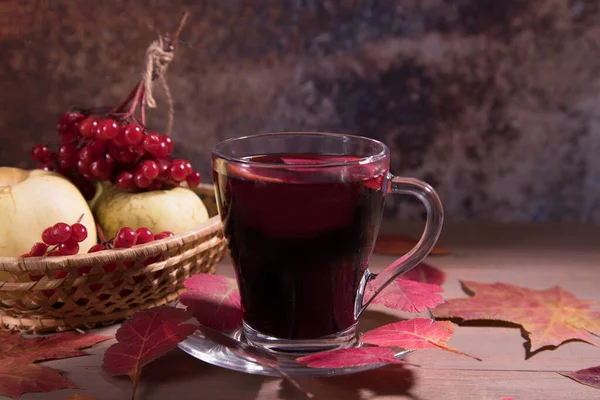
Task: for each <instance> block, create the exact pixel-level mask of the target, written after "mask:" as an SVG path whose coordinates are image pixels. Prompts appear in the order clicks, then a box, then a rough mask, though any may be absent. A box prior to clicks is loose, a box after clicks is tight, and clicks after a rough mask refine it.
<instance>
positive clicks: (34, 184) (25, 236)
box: [0, 167, 97, 257]
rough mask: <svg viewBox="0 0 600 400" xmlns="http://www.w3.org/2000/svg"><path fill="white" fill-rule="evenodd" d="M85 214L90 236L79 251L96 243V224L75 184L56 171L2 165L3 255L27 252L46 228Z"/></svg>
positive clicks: (0, 242)
mask: <svg viewBox="0 0 600 400" xmlns="http://www.w3.org/2000/svg"><path fill="white" fill-rule="evenodd" d="M82 214H83V219H82V220H81V223H82V224H83V225H85V227H86V228H87V231H88V237H87V239H85V240H84V241H83V242H81V243H79V252H80V253H87V251H88V250H89V248H90V247H92V246H93V245H94V244H96V243H97V236H96V224H95V222H94V216H93V215H92V211H91V210H90V208H89V206H88V204H87V202H86V201H85V199H84V197H83V195H82V194H81V192H79V190H78V189H77V188H76V187H75V185H73V184H72V183H71V182H69V181H68V180H67V179H66V178H64V177H63V176H62V175H59V174H56V173H54V172H47V171H42V170H32V171H28V170H24V169H19V168H11V167H0V257H18V256H20V255H21V254H24V253H27V252H28V251H29V249H30V248H31V246H32V245H33V244H34V243H35V242H40V241H41V240H42V232H43V231H44V229H46V228H48V227H50V226H52V225H54V224H55V223H57V222H65V223H67V224H74V223H75V222H76V221H77V220H78V219H79V217H80V216H81V215H82Z"/></svg>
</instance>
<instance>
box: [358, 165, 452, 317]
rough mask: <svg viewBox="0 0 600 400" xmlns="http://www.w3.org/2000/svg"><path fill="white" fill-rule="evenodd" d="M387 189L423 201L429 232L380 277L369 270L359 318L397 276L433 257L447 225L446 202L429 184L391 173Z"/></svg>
mask: <svg viewBox="0 0 600 400" xmlns="http://www.w3.org/2000/svg"><path fill="white" fill-rule="evenodd" d="M383 190H384V192H385V193H386V194H388V193H391V194H410V195H412V196H415V197H417V198H418V199H419V200H421V202H422V203H423V205H424V206H425V209H426V210H427V220H426V223H425V230H424V231H423V235H422V236H421V239H420V240H419V242H418V243H417V244H416V246H415V247H413V248H412V250H411V251H409V252H408V253H406V254H405V255H404V256H402V257H400V258H399V259H397V260H396V261H394V262H393V263H392V264H390V265H388V266H387V267H386V268H385V269H384V270H383V271H381V272H380V273H379V274H373V273H371V272H370V271H369V270H367V273H366V275H365V277H364V278H363V280H362V284H361V285H360V292H359V294H358V296H357V307H356V311H357V312H356V318H358V316H359V315H360V314H361V313H362V312H363V311H364V309H365V308H367V306H368V305H369V304H370V303H371V301H372V300H373V299H374V298H375V297H376V296H377V295H378V294H379V293H381V291H382V290H383V289H384V288H385V287H386V286H387V285H389V284H390V283H391V282H392V281H393V280H394V279H395V278H396V277H398V276H399V275H402V274H404V273H406V272H408V271H409V270H410V269H412V268H414V267H415V266H416V265H418V264H419V263H420V262H421V261H423V260H424V259H425V257H427V256H428V255H429V252H431V250H432V249H433V247H434V246H435V244H436V242H437V240H438V238H439V236H440V233H441V231H442V225H443V222H444V208H443V207H442V202H441V201H440V198H439V196H438V195H437V193H436V192H435V190H434V189H433V188H432V187H431V186H430V185H429V184H427V183H425V182H423V181H421V180H419V179H414V178H402V177H397V176H393V175H391V174H388V176H387V179H386V180H385V182H384V188H383ZM367 285H368V286H369V287H368V288H367ZM367 289H369V290H367Z"/></svg>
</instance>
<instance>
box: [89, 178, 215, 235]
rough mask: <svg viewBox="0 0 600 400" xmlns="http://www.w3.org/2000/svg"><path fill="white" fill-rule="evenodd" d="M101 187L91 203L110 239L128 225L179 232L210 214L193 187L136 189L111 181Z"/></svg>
mask: <svg viewBox="0 0 600 400" xmlns="http://www.w3.org/2000/svg"><path fill="white" fill-rule="evenodd" d="M101 190H102V192H101V193H100V195H99V196H98V197H97V198H95V199H93V200H92V203H91V204H92V210H93V212H94V215H95V217H96V221H97V222H98V224H99V225H100V227H101V228H102V232H103V233H104V235H105V236H106V238H107V239H109V238H112V237H114V236H115V234H116V233H117V231H118V230H119V229H120V228H122V227H124V226H128V227H130V228H132V229H138V228H141V227H145V228H148V229H150V230H151V231H152V232H153V233H154V234H157V233H160V232H164V231H169V232H173V233H174V234H176V235H177V234H179V233H184V232H188V231H190V230H192V229H194V228H196V227H197V226H199V225H200V224H201V223H203V222H204V221H206V220H208V218H209V216H208V211H207V210H206V207H205V206H204V203H203V202H202V200H201V199H200V197H199V196H198V195H197V194H196V193H194V191H192V190H190V189H189V188H185V187H176V188H172V189H168V190H151V191H148V192H138V193H136V192H127V191H122V190H120V189H119V188H117V187H116V186H115V185H112V184H108V185H103V186H102V189H101Z"/></svg>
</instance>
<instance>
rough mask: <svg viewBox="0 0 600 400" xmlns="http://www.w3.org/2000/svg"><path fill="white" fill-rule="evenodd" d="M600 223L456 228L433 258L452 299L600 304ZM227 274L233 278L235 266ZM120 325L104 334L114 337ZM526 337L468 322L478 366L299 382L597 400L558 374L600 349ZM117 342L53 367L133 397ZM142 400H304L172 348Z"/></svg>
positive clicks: (431, 395) (434, 366)
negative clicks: (574, 298) (479, 291)
mask: <svg viewBox="0 0 600 400" xmlns="http://www.w3.org/2000/svg"><path fill="white" fill-rule="evenodd" d="M419 229H420V227H419V226H418V225H417V224H394V225H386V226H385V227H384V230H385V231H388V232H399V233H406V234H412V235H415V234H418V232H419ZM598 237H600V226H598V227H595V226H581V225H488V224H458V225H454V224H449V225H447V226H446V228H445V229H444V233H443V235H442V238H441V239H440V244H441V245H442V246H444V247H446V248H447V249H448V250H449V251H450V252H451V253H452V254H451V255H449V256H445V257H435V258H431V259H430V260H429V262H430V263H432V264H433V265H435V266H437V267H440V268H442V269H443V270H444V271H445V272H446V273H447V281H446V283H445V284H444V288H445V290H446V293H445V294H444V295H445V297H446V298H455V297H461V296H465V294H464V293H463V291H462V290H461V288H460V285H459V284H458V279H469V280H475V281H482V282H496V281H503V282H508V283H514V284H519V285H523V286H528V287H531V288H536V289H543V288H547V287H551V286H553V285H556V284H560V285H561V286H563V287H564V288H565V289H566V290H569V291H572V292H573V293H575V294H576V295H578V296H579V297H581V298H585V299H592V300H596V301H599V302H600V291H599V290H598V276H599V274H600V262H599V261H600V249H599V248H598V246H597V238H598ZM392 260H393V257H383V256H375V257H374V258H373V260H372V269H373V270H381V268H383V267H384V266H385V265H387V264H388V263H390V262H391V261H392ZM218 273H220V274H223V275H227V276H233V271H232V269H231V266H230V264H229V261H228V260H225V261H223V262H221V263H220V264H219V266H218ZM394 318H395V311H394V310H388V309H385V308H384V307H382V306H378V305H375V306H373V307H371V308H370V309H369V311H368V312H366V313H365V314H364V315H363V318H362V319H361V324H364V325H369V326H372V325H375V324H383V323H386V322H391V321H392V320H394ZM114 330H115V327H112V328H108V329H103V330H98V331H97V332H98V333H100V334H107V333H112V332H114ZM524 342H525V339H524V338H523V337H522V336H521V331H520V328H519V327H516V326H501V325H499V326H490V325H485V326H461V327H458V328H457V329H456V333H455V335H454V337H453V338H452V339H451V340H450V341H449V342H448V344H449V345H451V346H453V347H455V348H458V349H460V350H462V351H464V352H467V353H469V354H472V355H475V356H478V357H481V358H482V359H483V360H484V361H482V362H478V361H474V360H471V359H469V358H466V357H461V356H459V355H455V354H451V353H446V352H442V351H435V350H422V351H418V352H415V353H414V354H413V355H411V356H410V358H409V359H410V361H411V362H412V363H414V364H418V365H420V367H419V368H414V367H409V368H404V367H398V366H394V367H386V368H382V369H379V370H374V371H368V372H365V373H361V374H356V375H351V376H346V377H336V378H320V379H314V378H303V379H299V381H300V383H301V384H302V385H303V386H304V387H305V388H306V389H308V390H310V391H311V392H313V393H314V394H315V396H316V398H317V399H349V400H353V399H374V398H376V399H378V400H382V399H390V400H391V399H409V398H412V399H432V400H433V399H435V400H438V399H444V400H446V399H450V400H452V399H457V400H458V399H460V400H471V399H473V400H475V399H477V400H481V399H490V400H491V399H500V398H501V397H503V396H506V397H513V398H514V399H519V400H523V399H527V400H531V399H533V400H537V399H539V400H542V399H543V400H549V399H578V400H586V399H590V400H591V399H598V398H600V391H598V390H597V389H594V388H591V387H587V386H584V385H581V384H579V383H577V382H574V381H572V380H571V379H568V378H565V377H563V376H561V375H559V374H558V372H568V371H576V370H579V369H582V368H588V367H592V366H595V365H598V364H600V348H598V347H594V346H591V345H588V344H585V343H579V342H571V343H567V344H564V345H562V346H560V347H558V348H557V349H555V350H550V351H542V352H540V353H538V354H535V355H533V356H532V357H530V358H529V359H525V356H526V354H525V348H524V346H523V344H524ZM110 344H112V341H109V342H106V343H103V344H101V345H99V346H98V347H96V348H93V349H92V350H91V353H93V355H91V356H88V357H79V358H73V359H67V360H59V361H53V362H48V363H44V365H48V366H51V367H53V368H58V369H60V370H62V371H64V372H65V375H66V376H67V378H68V379H70V380H71V381H72V382H74V383H75V384H76V385H78V386H80V387H81V389H80V390H77V392H79V393H80V394H85V395H89V396H93V397H95V398H97V399H98V400H105V399H106V400H109V399H110V400H112V399H126V398H128V396H130V393H131V392H130V391H131V386H130V382H129V380H128V379H126V378H112V377H109V376H107V375H106V374H105V373H104V372H103V371H102V370H101V364H102V357H103V353H104V351H105V350H106V348H107V347H108V346H109V345H110ZM75 392H76V390H62V391H58V392H54V393H43V394H27V395H25V396H23V397H22V399H24V400H34V399H37V400H41V399H44V400H61V399H64V398H67V397H68V396H70V395H72V394H73V393H75ZM137 398H138V399H143V400H155V399H156V400H158V399H177V400H187V399H197V398H204V399H236V400H244V399H302V395H301V394H300V393H298V392H297V391H295V389H294V388H292V387H291V386H288V385H287V384H286V383H283V382H282V380H281V379H275V378H263V377H259V376H252V375H245V374H241V373H237V372H232V371H228V370H224V369H220V368H217V367H213V366H211V365H208V364H205V363H203V362H201V361H198V360H196V359H193V358H191V357H189V356H187V355H186V354H184V353H183V352H181V351H178V350H177V351H173V352H171V353H169V354H168V355H167V356H165V357H164V358H162V359H161V360H160V361H159V362H155V363H152V364H150V365H148V366H147V367H146V368H145V369H144V374H143V375H142V379H141V382H140V386H139V388H138V397H137Z"/></svg>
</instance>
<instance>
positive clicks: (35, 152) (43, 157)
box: [31, 144, 50, 163]
mask: <svg viewBox="0 0 600 400" xmlns="http://www.w3.org/2000/svg"><path fill="white" fill-rule="evenodd" d="M31 158H32V159H33V161H37V162H39V163H45V162H47V161H49V160H50V150H49V149H48V146H45V145H43V144H36V145H35V146H33V149H31Z"/></svg>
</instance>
